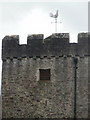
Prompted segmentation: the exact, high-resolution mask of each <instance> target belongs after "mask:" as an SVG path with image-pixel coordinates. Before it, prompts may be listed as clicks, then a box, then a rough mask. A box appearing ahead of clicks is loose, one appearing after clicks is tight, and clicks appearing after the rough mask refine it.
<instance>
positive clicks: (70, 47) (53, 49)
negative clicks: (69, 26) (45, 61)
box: [2, 33, 90, 59]
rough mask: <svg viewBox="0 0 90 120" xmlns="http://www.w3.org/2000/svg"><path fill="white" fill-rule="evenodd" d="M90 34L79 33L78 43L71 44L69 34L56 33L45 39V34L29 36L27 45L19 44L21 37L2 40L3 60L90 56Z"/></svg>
mask: <svg viewBox="0 0 90 120" xmlns="http://www.w3.org/2000/svg"><path fill="white" fill-rule="evenodd" d="M89 39H90V34H89V33H79V34H78V43H70V42H69V33H54V34H52V35H51V36H49V37H47V38H45V39H44V35H43V34H33V35H28V37H27V44H22V45H20V44H19V35H12V36H5V37H4V38H3V40H2V59H6V58H14V57H17V58H18V57H29V56H62V55H67V56H68V55H78V56H84V55H90V52H89V51H90V50H89V47H88V46H89V44H90V42H89Z"/></svg>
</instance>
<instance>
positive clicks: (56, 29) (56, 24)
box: [55, 18, 57, 33]
mask: <svg viewBox="0 0 90 120" xmlns="http://www.w3.org/2000/svg"><path fill="white" fill-rule="evenodd" d="M55 33H57V18H55Z"/></svg>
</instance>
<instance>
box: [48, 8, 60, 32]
mask: <svg viewBox="0 0 90 120" xmlns="http://www.w3.org/2000/svg"><path fill="white" fill-rule="evenodd" d="M49 15H50V17H52V18H55V22H51V23H55V33H57V23H62V22H57V17H58V10H57V11H56V14H53V13H50V14H49Z"/></svg>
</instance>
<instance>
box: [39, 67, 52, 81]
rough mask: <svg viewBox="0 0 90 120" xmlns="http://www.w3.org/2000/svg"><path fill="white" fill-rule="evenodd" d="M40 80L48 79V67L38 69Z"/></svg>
mask: <svg viewBox="0 0 90 120" xmlns="http://www.w3.org/2000/svg"><path fill="white" fill-rule="evenodd" d="M39 77H40V80H50V69H39Z"/></svg>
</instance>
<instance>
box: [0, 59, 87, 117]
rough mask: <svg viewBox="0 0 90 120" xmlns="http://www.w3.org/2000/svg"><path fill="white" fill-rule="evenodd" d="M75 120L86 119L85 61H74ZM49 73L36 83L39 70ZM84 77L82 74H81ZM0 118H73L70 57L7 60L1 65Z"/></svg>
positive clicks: (71, 60)
mask: <svg viewBox="0 0 90 120" xmlns="http://www.w3.org/2000/svg"><path fill="white" fill-rule="evenodd" d="M78 59H79V62H78V70H77V71H78V72H77V77H78V79H77V117H79V118H87V116H88V95H87V94H88V87H87V86H88V78H87V77H88V75H87V73H88V71H87V70H88V69H87V67H88V58H80V57H79V58H78ZM48 68H49V69H51V80H50V81H40V80H39V79H38V76H39V69H48ZM84 73H85V74H84ZM2 79H3V81H2V99H3V104H2V116H3V117H5V118H9V117H14V118H23V117H25V118H29V117H30V118H38V117H39V118H41V117H43V118H73V116H74V92H75V91H74V62H73V58H72V57H52V58H47V57H46V58H43V59H42V58H37V59H35V58H22V59H21V60H17V59H13V60H10V59H7V60H6V61H4V62H3V78H2Z"/></svg>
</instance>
